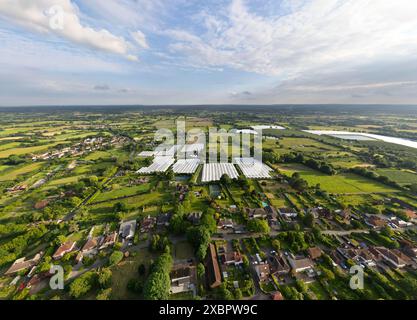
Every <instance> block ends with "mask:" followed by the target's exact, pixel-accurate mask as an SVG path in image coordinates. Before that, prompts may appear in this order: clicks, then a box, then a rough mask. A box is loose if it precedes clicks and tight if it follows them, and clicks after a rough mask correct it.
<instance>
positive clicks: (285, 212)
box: [278, 207, 298, 219]
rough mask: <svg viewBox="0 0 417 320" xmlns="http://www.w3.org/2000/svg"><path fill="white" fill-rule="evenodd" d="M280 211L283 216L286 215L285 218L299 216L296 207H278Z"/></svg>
mask: <svg viewBox="0 0 417 320" xmlns="http://www.w3.org/2000/svg"><path fill="white" fill-rule="evenodd" d="M278 213H279V214H280V215H281V216H282V217H285V218H288V219H289V218H295V217H297V215H298V213H297V211H296V210H295V209H293V208H288V207H285V208H279V209H278Z"/></svg>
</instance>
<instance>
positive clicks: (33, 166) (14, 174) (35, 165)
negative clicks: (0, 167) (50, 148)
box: [0, 162, 42, 181]
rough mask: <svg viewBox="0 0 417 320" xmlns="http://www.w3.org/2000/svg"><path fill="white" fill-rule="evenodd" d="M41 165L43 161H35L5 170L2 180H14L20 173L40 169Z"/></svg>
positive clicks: (0, 176) (1, 176) (0, 178)
mask: <svg viewBox="0 0 417 320" xmlns="http://www.w3.org/2000/svg"><path fill="white" fill-rule="evenodd" d="M41 167H42V163H39V162H35V163H31V164H28V165H25V166H23V167H20V168H17V169H14V170H11V171H10V170H7V171H6V172H3V174H1V175H0V181H12V180H14V179H16V178H17V177H18V176H20V175H23V174H27V173H30V172H33V171H36V170H39V169H40V168H41Z"/></svg>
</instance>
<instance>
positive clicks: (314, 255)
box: [307, 247, 323, 260]
mask: <svg viewBox="0 0 417 320" xmlns="http://www.w3.org/2000/svg"><path fill="white" fill-rule="evenodd" d="M307 253H308V256H309V257H310V258H311V259H312V260H316V259H318V258H320V257H321V255H322V254H323V252H322V251H321V249H320V248H319V247H312V248H308V249H307Z"/></svg>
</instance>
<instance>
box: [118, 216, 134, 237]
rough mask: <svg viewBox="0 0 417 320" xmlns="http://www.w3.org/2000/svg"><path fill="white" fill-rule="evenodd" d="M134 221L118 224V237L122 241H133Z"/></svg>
mask: <svg viewBox="0 0 417 320" xmlns="http://www.w3.org/2000/svg"><path fill="white" fill-rule="evenodd" d="M136 226H137V222H136V220H131V221H126V222H123V223H121V224H120V228H119V236H120V238H122V239H124V240H130V239H133V237H134V236H135V233H136Z"/></svg>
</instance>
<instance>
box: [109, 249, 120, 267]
mask: <svg viewBox="0 0 417 320" xmlns="http://www.w3.org/2000/svg"><path fill="white" fill-rule="evenodd" d="M122 260H123V252H121V251H113V253H112V254H111V255H110V258H109V265H111V266H113V265H116V264H118V263H119V262H120V261H122Z"/></svg>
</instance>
